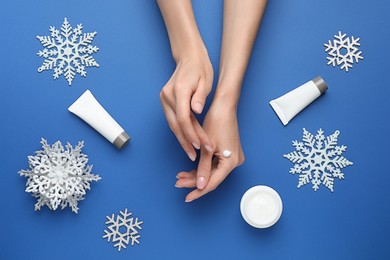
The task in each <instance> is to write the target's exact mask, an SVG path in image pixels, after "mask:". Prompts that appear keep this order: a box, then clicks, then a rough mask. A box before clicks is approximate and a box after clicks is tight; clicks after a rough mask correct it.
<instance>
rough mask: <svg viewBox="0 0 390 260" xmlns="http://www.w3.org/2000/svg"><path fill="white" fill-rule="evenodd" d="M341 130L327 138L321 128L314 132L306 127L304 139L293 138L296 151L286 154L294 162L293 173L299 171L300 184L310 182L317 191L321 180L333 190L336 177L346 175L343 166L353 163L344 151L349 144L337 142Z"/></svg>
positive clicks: (342, 177)
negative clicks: (339, 144) (313, 133)
mask: <svg viewBox="0 0 390 260" xmlns="http://www.w3.org/2000/svg"><path fill="white" fill-rule="evenodd" d="M339 135H340V131H338V130H337V131H335V132H334V133H333V134H332V135H330V136H327V137H326V138H325V136H324V131H322V129H320V130H318V131H317V135H316V136H313V135H312V134H311V133H309V132H308V131H307V130H306V129H305V128H303V142H298V141H296V140H295V141H293V142H292V144H293V146H294V147H295V149H296V151H294V152H291V153H289V154H284V155H283V157H285V158H287V159H289V160H290V161H291V162H293V163H295V165H294V167H293V168H291V170H290V173H291V174H299V181H298V188H300V187H302V186H303V185H305V184H308V183H309V182H311V184H312V185H313V189H314V191H317V190H318V189H319V186H320V184H321V183H322V184H323V185H325V186H326V187H327V188H328V189H330V190H331V191H332V192H333V184H334V179H335V178H338V179H340V180H341V179H344V173H342V172H341V169H342V168H344V167H347V166H349V165H352V162H350V161H348V160H347V159H346V158H345V157H343V156H342V155H341V154H342V153H343V152H345V151H346V150H347V147H346V146H344V145H342V146H338V145H337V141H338V140H337V138H338V136H339Z"/></svg>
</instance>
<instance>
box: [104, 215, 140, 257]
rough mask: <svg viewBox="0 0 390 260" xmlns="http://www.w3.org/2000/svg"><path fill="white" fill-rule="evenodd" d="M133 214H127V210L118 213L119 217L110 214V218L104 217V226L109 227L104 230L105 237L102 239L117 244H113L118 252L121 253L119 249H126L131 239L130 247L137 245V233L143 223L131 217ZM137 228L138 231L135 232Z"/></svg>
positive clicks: (138, 236)
mask: <svg viewBox="0 0 390 260" xmlns="http://www.w3.org/2000/svg"><path fill="white" fill-rule="evenodd" d="M132 214H133V213H131V212H130V213H128V212H127V208H126V209H125V211H124V212H123V211H120V215H122V216H120V215H117V216H116V219H115V215H114V214H112V215H111V217H110V216H106V218H107V219H108V221H107V222H106V225H109V226H108V228H107V229H106V230H104V233H105V235H104V236H103V238H107V240H108V242H110V240H111V239H112V242H113V243H115V242H118V243H116V244H114V247H118V251H121V248H126V246H127V245H128V244H129V242H130V239H131V245H132V246H134V243H137V244H139V240H138V239H139V238H140V235H139V232H138V230H141V229H142V227H141V225H142V224H143V223H144V222H143V221H139V220H138V218H135V220H134V217H131V215H132ZM137 228H138V230H137Z"/></svg>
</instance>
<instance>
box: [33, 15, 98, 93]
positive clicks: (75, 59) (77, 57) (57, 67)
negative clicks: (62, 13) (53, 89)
mask: <svg viewBox="0 0 390 260" xmlns="http://www.w3.org/2000/svg"><path fill="white" fill-rule="evenodd" d="M49 30H50V32H51V34H50V36H37V38H38V40H39V41H40V42H41V43H42V45H43V46H44V47H45V48H44V49H43V50H41V51H39V52H38V53H37V54H38V56H39V57H43V58H45V60H44V62H43V64H42V66H41V67H39V68H38V72H42V71H45V70H53V71H54V74H53V78H54V79H58V78H59V77H60V76H61V75H64V77H65V78H66V80H67V81H68V84H69V86H70V85H72V81H73V79H74V76H75V75H76V73H78V74H80V75H81V76H83V77H86V76H87V72H86V71H85V67H99V64H98V63H97V62H96V61H95V59H94V58H93V57H92V56H91V55H92V54H94V53H96V52H98V51H99V48H98V47H96V46H92V45H91V42H92V40H93V38H94V37H95V35H96V32H92V33H83V26H82V24H78V25H77V26H76V28H74V29H73V28H72V27H71V25H70V24H69V23H68V20H67V19H66V18H65V19H64V22H63V24H62V26H61V29H60V30H59V29H56V28H55V27H54V26H50V29H49Z"/></svg>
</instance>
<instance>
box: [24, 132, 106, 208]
mask: <svg viewBox="0 0 390 260" xmlns="http://www.w3.org/2000/svg"><path fill="white" fill-rule="evenodd" d="M41 144H42V148H43V150H40V151H37V152H35V156H28V161H29V166H30V169H28V170H21V171H19V172H18V173H19V175H20V176H26V177H27V178H28V179H27V184H26V192H28V193H31V194H32V195H33V196H34V197H35V198H37V199H38V202H37V203H36V204H35V210H40V209H41V207H42V206H44V205H46V206H48V207H49V208H50V209H51V210H56V209H57V208H58V207H59V206H61V209H64V208H65V207H66V206H69V207H71V208H72V211H73V212H75V213H77V211H78V209H79V208H78V207H77V204H78V202H79V201H80V200H83V199H84V195H85V194H86V190H89V189H90V182H92V181H98V180H100V179H101V178H100V177H99V175H93V174H92V173H91V170H92V165H88V166H87V163H88V157H87V155H85V154H83V153H81V148H82V147H83V146H84V143H83V142H79V143H78V145H77V146H76V147H75V148H73V147H72V145H70V144H69V143H68V144H67V145H66V146H65V148H64V147H63V146H62V144H61V142H60V141H57V142H56V143H55V144H53V146H51V147H50V145H49V144H48V143H47V141H46V140H45V139H42V140H41Z"/></svg>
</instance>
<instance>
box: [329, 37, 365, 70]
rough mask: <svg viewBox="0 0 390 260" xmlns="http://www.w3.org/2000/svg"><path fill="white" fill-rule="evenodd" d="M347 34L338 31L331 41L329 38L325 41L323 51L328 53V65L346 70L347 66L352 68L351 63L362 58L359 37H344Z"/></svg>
mask: <svg viewBox="0 0 390 260" xmlns="http://www.w3.org/2000/svg"><path fill="white" fill-rule="evenodd" d="M346 36H347V34H345V33H344V34H342V33H341V31H339V34H338V35H335V36H334V39H333V41H331V40H329V41H328V43H325V44H324V46H325V52H327V53H328V55H329V56H328V57H326V59H327V60H328V65H330V64H332V66H333V67H336V65H337V66H340V65H341V66H340V69H341V70H343V69H345V71H346V72H348V69H349V68H352V64H353V63H355V62H356V63H358V62H359V59H361V60H362V59H363V56H362V52H361V51H359V49H358V47H359V46H360V43H359V40H360V38H356V39H355V38H354V37H353V36H352V37H346Z"/></svg>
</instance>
